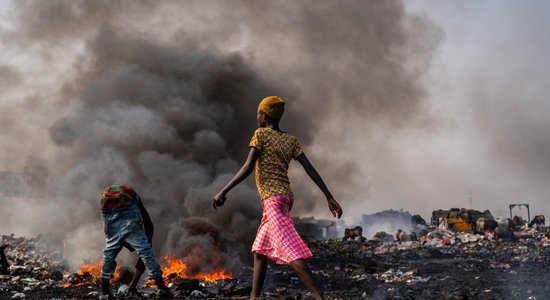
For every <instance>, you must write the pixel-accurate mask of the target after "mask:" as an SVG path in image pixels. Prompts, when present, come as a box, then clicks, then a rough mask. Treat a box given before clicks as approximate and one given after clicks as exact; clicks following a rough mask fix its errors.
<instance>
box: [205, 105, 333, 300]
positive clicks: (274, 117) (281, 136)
mask: <svg viewBox="0 0 550 300" xmlns="http://www.w3.org/2000/svg"><path fill="white" fill-rule="evenodd" d="M284 106H285V102H284V101H283V99H281V98H279V97H277V96H269V97H266V98H264V99H263V100H262V101H261V102H260V104H259V106H258V113H257V115H256V120H257V121H258V129H257V130H256V131H255V132H254V134H253V135H252V139H251V141H250V143H249V145H248V146H249V147H250V149H249V152H248V158H247V159H246V162H245V163H244V164H243V166H242V167H241V169H240V170H239V172H237V174H235V176H234V177H233V178H232V179H231V180H230V181H229V182H228V183H227V185H226V186H225V187H223V189H222V190H221V191H220V192H218V193H217V194H216V195H215V196H214V197H213V199H212V205H213V206H214V208H216V207H217V206H222V205H223V204H224V202H225V201H226V200H225V199H226V195H227V193H228V192H229V191H230V190H231V189H233V188H234V187H235V186H236V185H237V184H239V183H240V182H242V181H243V180H244V179H245V178H246V177H248V175H250V174H251V173H252V171H253V170H254V165H256V185H257V187H258V192H259V194H260V200H261V202H262V208H263V211H264V212H263V216H262V221H261V223H260V227H259V228H258V232H257V234H256V239H255V240H254V244H253V245H252V252H253V253H254V274H253V276H252V277H253V278H252V295H251V297H250V298H251V299H256V298H257V297H259V296H260V294H261V291H262V286H263V283H264V279H265V273H266V270H267V259H268V258H269V259H270V260H273V261H275V262H277V263H279V264H288V265H289V266H290V267H291V268H292V269H293V270H294V272H295V273H296V274H297V275H298V277H299V278H300V280H301V281H302V283H303V284H304V286H306V288H307V289H308V290H309V291H310V292H311V293H312V294H313V296H314V297H315V298H316V299H326V296H325V295H324V293H323V292H322V291H321V288H320V287H319V285H318V284H317V282H316V281H315V279H314V278H313V274H312V273H311V270H310V269H309V267H308V265H307V263H306V262H305V259H306V258H309V257H311V256H312V254H311V251H310V250H309V248H308V247H307V245H306V244H305V243H304V241H303V240H302V238H301V237H300V235H299V234H298V233H297V232H296V229H295V228H294V224H293V223H292V218H291V217H290V209H291V208H292V205H293V203H294V198H293V194H292V189H291V188H290V181H289V179H288V166H289V164H290V161H291V160H292V159H295V160H297V161H298V162H299V163H300V164H301V165H302V166H303V167H304V170H305V171H306V173H307V174H308V175H309V177H310V178H311V179H312V180H313V182H315V184H316V185H317V186H318V187H319V188H320V189H321V191H322V192H323V194H324V195H325V198H326V203H327V206H328V209H329V210H330V212H331V213H332V215H333V216H335V217H338V218H340V217H341V216H342V208H341V207H340V204H338V202H337V201H336V200H335V199H334V197H333V196H332V194H331V193H330V191H329V189H328V188H327V186H326V184H325V182H324V181H323V179H322V178H321V176H320V175H319V173H318V172H317V171H316V170H315V168H314V167H313V165H312V164H311V162H310V161H309V160H308V158H307V157H306V155H305V154H304V151H303V150H302V147H301V146H300V143H299V142H298V139H297V138H296V137H295V136H293V135H291V134H289V133H288V132H285V131H282V130H281V128H279V121H280V119H281V118H282V116H283V113H284Z"/></svg>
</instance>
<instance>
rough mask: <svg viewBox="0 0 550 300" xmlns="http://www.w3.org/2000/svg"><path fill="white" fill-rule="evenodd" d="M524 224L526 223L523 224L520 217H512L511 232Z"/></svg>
mask: <svg viewBox="0 0 550 300" xmlns="http://www.w3.org/2000/svg"><path fill="white" fill-rule="evenodd" d="M526 223H527V222H525V221H524V220H523V218H522V217H520V216H514V218H512V226H513V228H512V230H518V229H520V228H522V227H523V226H524V225H525V224H526Z"/></svg>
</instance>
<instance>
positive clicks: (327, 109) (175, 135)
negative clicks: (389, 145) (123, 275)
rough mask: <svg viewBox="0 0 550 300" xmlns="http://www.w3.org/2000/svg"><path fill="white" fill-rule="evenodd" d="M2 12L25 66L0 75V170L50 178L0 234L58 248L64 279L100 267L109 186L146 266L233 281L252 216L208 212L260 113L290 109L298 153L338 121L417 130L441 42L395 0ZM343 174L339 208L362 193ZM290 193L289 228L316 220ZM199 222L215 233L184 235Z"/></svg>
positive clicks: (99, 4)
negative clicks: (132, 198)
mask: <svg viewBox="0 0 550 300" xmlns="http://www.w3.org/2000/svg"><path fill="white" fill-rule="evenodd" d="M12 9H13V19H11V20H9V21H8V22H9V26H5V27H2V29H1V31H0V38H1V39H2V42H3V44H4V45H7V46H6V47H7V48H6V50H4V51H8V52H10V53H21V55H22V56H23V57H24V59H23V62H17V61H16V62H15V63H14V64H13V65H9V66H0V67H2V70H5V71H2V72H1V77H2V79H1V81H0V82H2V84H6V85H9V87H10V88H9V89H5V90H3V91H0V93H3V94H2V95H3V97H5V98H6V99H10V100H11V101H7V102H6V103H3V104H2V109H3V110H4V117H3V120H2V124H3V128H4V135H5V136H4V137H3V139H2V142H1V143H0V147H1V148H0V151H1V152H3V153H9V154H8V155H7V156H6V157H5V158H3V159H2V161H1V162H0V163H1V164H3V165H4V166H5V167H6V168H9V167H13V166H14V165H15V164H17V162H18V161H20V155H21V154H26V155H34V156H37V157H40V158H41V159H43V161H44V162H45V164H46V165H47V166H48V167H49V168H50V170H51V172H50V176H49V179H48V190H47V193H46V195H45V197H44V201H42V202H40V203H33V205H29V206H26V207H25V214H23V213H22V212H21V211H22V210H18V207H16V206H14V208H13V210H12V211H11V212H10V215H5V216H4V215H3V216H2V219H1V220H0V222H1V223H2V228H5V229H6V230H20V231H21V228H23V231H24V232H26V233H29V234H37V233H39V232H43V231H50V232H57V233H60V234H62V235H63V236H65V237H66V239H67V240H66V244H67V245H68V247H69V248H70V251H66V255H67V257H66V258H67V259H68V260H69V262H70V263H72V266H73V268H76V267H77V266H78V265H79V264H80V263H82V261H83V259H89V260H95V259H96V258H97V257H99V253H100V249H101V247H102V242H101V238H102V237H101V224H100V222H99V221H98V220H99V213H97V203H96V202H97V200H96V197H97V195H98V194H99V193H100V191H101V189H102V188H104V187H105V186H107V185H109V184H111V183H115V182H119V183H128V184H130V185H132V186H134V187H135V188H136V190H137V191H138V193H140V195H141V196H142V197H143V199H144V202H145V205H146V206H147V207H148V209H149V210H150V213H151V215H152V218H153V220H154V221H155V223H156V233H155V237H154V241H153V244H154V245H155V247H156V248H157V249H158V250H157V253H159V254H160V255H163V254H166V253H174V254H175V255H177V256H178V257H181V258H183V259H184V260H187V261H188V262H189V263H192V262H194V261H205V260H204V256H205V255H206V256H208V254H210V253H214V252H216V253H221V255H222V260H221V262H220V261H216V262H212V264H220V263H221V264H224V267H226V268H227V269H236V268H238V267H239V266H240V265H241V264H242V263H243V258H244V259H246V258H248V257H249V254H248V252H249V248H250V245H251V242H252V238H253V237H254V231H255V229H256V226H257V224H258V221H259V216H260V214H261V212H260V204H259V201H257V198H258V197H257V193H256V191H255V189H254V188H253V186H252V185H247V186H243V187H240V188H239V189H237V190H235V192H232V194H231V195H230V200H229V201H228V203H227V204H226V206H224V208H223V209H221V210H218V211H217V212H216V211H213V210H211V209H210V203H209V199H210V197H211V196H212V195H213V194H214V192H215V191H216V190H217V189H219V188H220V187H221V185H222V184H223V183H224V182H226V181H227V180H228V179H229V178H230V176H231V174H232V173H234V172H235V171H236V170H237V168H238V161H240V160H242V159H243V158H244V153H245V152H246V151H247V147H246V145H247V143H248V139H249V138H250V136H251V133H252V132H253V130H254V127H255V120H254V115H255V109H256V105H257V102H258V101H259V99H261V98H262V97H264V96H266V95H270V94H277V95H280V96H281V97H283V98H285V99H288V110H287V111H288V113H287V115H286V116H285V119H284V120H283V126H284V127H285V128H289V129H291V131H292V132H293V133H294V134H296V135H297V136H298V137H299V138H300V140H301V141H302V144H303V145H304V147H305V149H306V150H307V149H308V145H310V144H311V143H312V142H313V140H314V138H319V130H314V128H315V126H320V125H319V124H318V120H319V119H322V118H324V117H326V116H328V115H330V116H331V119H330V120H329V121H327V122H326V123H325V126H327V127H326V128H330V127H331V126H332V125H333V122H340V120H342V119H346V120H360V122H365V123H364V126H365V127H369V126H372V127H375V128H378V129H391V130H393V129H396V128H400V127H403V126H405V125H407V124H411V123H414V121H415V120H417V119H418V118H423V117H425V116H424V113H423V111H422V103H423V100H422V99H423V96H424V95H425V90H424V88H423V87H422V86H421V85H420V84H419V82H418V78H419V76H420V75H421V74H422V72H423V71H424V70H425V69H426V68H427V66H428V64H429V62H430V58H431V55H432V52H433V50H434V49H435V48H436V46H437V43H438V41H439V40H440V37H441V33H440V32H439V30H438V29H437V28H436V27H435V26H433V25H432V24H431V23H430V22H429V21H428V20H426V19H424V18H422V17H418V16H411V15H408V14H407V13H406V12H405V10H404V7H403V4H402V3H400V2H399V1H384V2H363V1H348V2H345V3H338V4H337V3H332V2H324V3H319V2H315V1H301V2H294V1H278V2H275V3H274V2H267V1H265V2H257V1H241V2H238V3H235V2H231V3H228V2H204V1H187V2H185V3H181V2H170V1H163V2H158V1H139V2H136V1H117V2H115V3H113V2H112V1H63V0H56V1H47V2H36V1H17V2H14V3H13V7H12ZM4 78H7V79H4ZM344 116H345V118H343V117H344ZM364 117H367V118H366V120H365V119H364ZM21 120H24V122H22V121H21ZM314 124H315V125H314ZM326 132H327V134H328V135H332V133H334V131H333V130H327V131H326ZM334 138H335V140H334V143H335V144H336V143H338V137H334ZM327 151H332V149H331V148H330V147H329V146H328V147H327ZM324 155H326V154H324V152H322V151H321V152H318V153H315V155H314V156H316V157H317V158H318V159H322V158H323V157H324ZM348 160H349V158H342V157H338V156H333V157H331V160H330V162H324V163H323V166H321V172H322V171H323V169H326V170H329V169H330V170H331V171H332V172H330V173H328V172H325V174H327V176H329V178H327V180H328V181H329V182H330V180H331V179H330V177H334V178H338V180H337V181H339V182H341V181H346V182H347V184H346V185H343V186H341V187H340V186H335V187H334V189H335V193H338V194H339V195H341V197H342V200H343V202H344V203H345V199H343V198H345V196H346V195H349V194H350V193H355V192H356V191H358V190H364V189H365V183H364V182H361V183H358V182H357V181H356V179H355V178H359V177H360V176H354V175H357V172H359V170H357V169H356V168H354V167H353V164H352V163H351V162H350V161H348ZM329 174H330V175H329ZM297 193H298V194H299V195H302V196H303V197H301V198H302V199H301V201H299V202H297V205H296V208H295V209H296V210H297V213H300V212H304V211H309V212H313V211H314V210H316V209H317V204H316V203H319V205H322V203H320V202H318V201H315V198H316V197H314V196H309V194H308V191H297ZM300 193H301V194H300ZM323 209H325V208H324V207H323ZM196 222H199V223H200V224H203V223H206V224H208V226H207V228H210V229H211V230H207V231H197V230H190V228H195V227H196V226H194V225H193V224H194V223H196ZM196 267H197V268H198V269H197V271H209V269H211V268H212V267H219V266H213V265H209V264H208V263H206V264H200V265H196Z"/></svg>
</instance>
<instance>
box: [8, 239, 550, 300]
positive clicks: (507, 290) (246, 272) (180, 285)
mask: <svg viewBox="0 0 550 300" xmlns="http://www.w3.org/2000/svg"><path fill="white" fill-rule="evenodd" d="M527 233H528V234H527ZM388 235H389V234H388ZM378 236H384V234H382V233H380V234H379V235H378ZM520 236H521V238H517V239H502V238H497V237H495V236H494V235H493V234H492V233H483V234H474V233H471V232H459V233H457V232H452V231H449V230H443V229H435V228H432V229H431V230H429V231H428V232H427V233H426V234H425V235H424V236H423V237H422V239H420V240H417V241H411V240H404V241H396V240H391V239H378V240H367V239H358V240H352V241H350V240H348V241H341V240H328V241H310V242H308V246H309V247H310V249H311V250H312V252H313V254H314V256H313V257H312V258H311V259H309V260H308V263H309V265H310V267H311V269H312V271H313V273H314V275H315V277H316V279H317V281H318V282H319V285H320V286H321V287H322V288H323V290H324V291H325V292H326V293H327V295H328V296H329V298H331V299H360V298H365V299H517V298H520V299H546V297H547V295H550V286H549V285H548V284H547V282H549V280H550V236H549V234H548V233H547V232H546V231H534V230H533V231H526V232H524V233H523V234H522V235H520ZM2 244H7V245H9V246H7V247H5V249H4V252H5V255H6V262H7V264H8V265H7V267H6V268H0V271H1V272H0V273H1V274H0V298H6V299H9V298H13V299H17V298H32V299H36V298H38V299H59V298H79V299H86V298H87V299H97V298H98V296H99V294H98V286H97V285H96V282H95V281H94V280H93V278H94V274H95V273H94V272H96V271H95V269H93V268H92V269H89V271H88V272H82V270H81V271H80V272H77V273H74V272H71V271H70V270H69V268H68V267H67V264H66V262H64V261H63V258H62V246H61V245H62V244H63V243H62V242H60V243H58V244H57V243H52V242H51V239H50V238H45V237H43V236H39V237H35V238H22V237H14V236H13V235H11V236H2V240H1V241H0V246H1V245H2ZM96 264H97V262H96ZM91 266H95V264H92V265H91ZM0 267H1V261H0ZM252 272H253V270H252V267H251V266H246V267H243V268H242V269H241V271H240V272H239V273H238V274H234V276H233V278H231V279H220V280H216V281H207V280H203V279H197V278H191V279H190V278H187V279H185V278H178V277H177V274H176V275H171V276H172V277H171V278H170V281H169V284H168V287H169V288H170V290H171V291H172V294H174V296H175V298H177V299H189V298H192V299H207V298H209V299H212V298H217V299H227V298H235V297H237V298H239V297H240V298H242V297H247V296H248V295H250V292H251V288H252ZM132 274H133V273H132V269H131V268H128V267H121V268H120V270H119V275H118V276H119V278H118V280H116V281H115V282H113V285H112V291H113V293H114V294H115V295H118V296H120V295H122V294H124V292H125V291H126V290H127V289H128V286H127V284H128V281H129V278H131V276H132ZM138 289H139V291H140V292H141V293H142V294H143V295H144V296H145V297H148V298H156V293H155V292H156V290H155V289H153V288H151V287H148V286H147V285H141V286H139V287H138ZM262 295H263V296H264V297H265V299H280V298H289V299H297V298H306V299H307V298H308V297H310V296H311V295H310V294H309V293H308V292H307V290H306V289H305V288H304V286H303V285H302V284H301V282H300V280H299V278H298V277H297V276H296V274H295V273H294V272H293V271H292V270H291V269H290V268H289V267H288V266H285V265H277V264H274V263H270V264H269V267H268V272H267V277H266V281H265V284H264V289H263V294H262Z"/></svg>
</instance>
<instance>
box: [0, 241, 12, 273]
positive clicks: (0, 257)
mask: <svg viewBox="0 0 550 300" xmlns="http://www.w3.org/2000/svg"><path fill="white" fill-rule="evenodd" d="M8 246H9V245H8V244H3V245H0V274H8V268H9V267H10V265H9V264H8V259H7V258H6V253H5V252H4V251H5V250H6V248H7V247H8Z"/></svg>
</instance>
